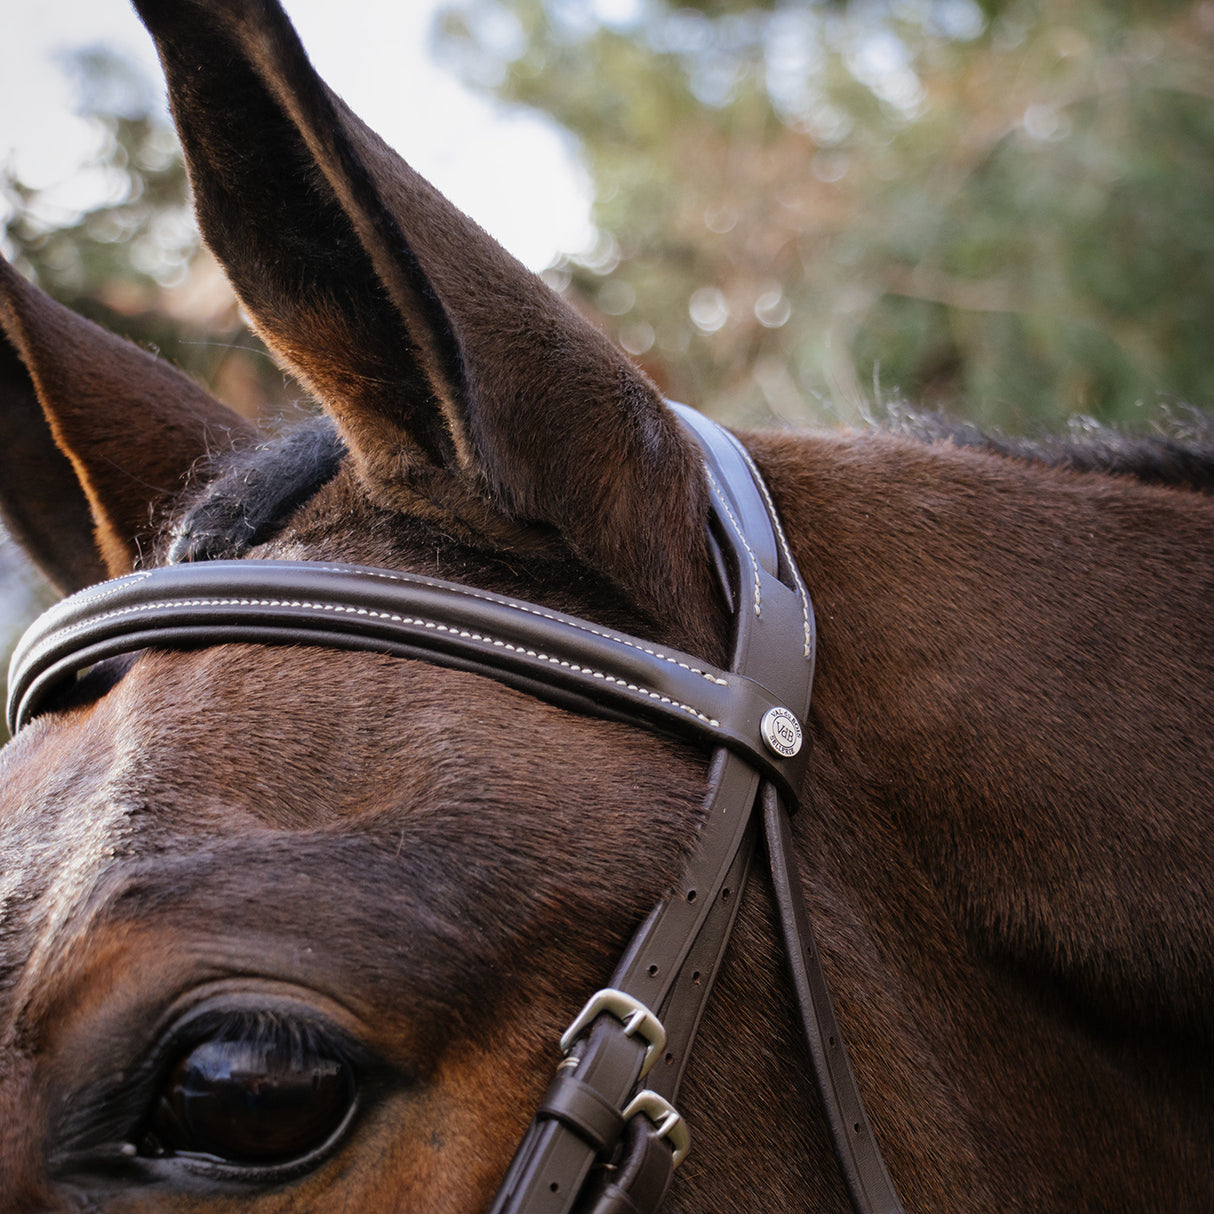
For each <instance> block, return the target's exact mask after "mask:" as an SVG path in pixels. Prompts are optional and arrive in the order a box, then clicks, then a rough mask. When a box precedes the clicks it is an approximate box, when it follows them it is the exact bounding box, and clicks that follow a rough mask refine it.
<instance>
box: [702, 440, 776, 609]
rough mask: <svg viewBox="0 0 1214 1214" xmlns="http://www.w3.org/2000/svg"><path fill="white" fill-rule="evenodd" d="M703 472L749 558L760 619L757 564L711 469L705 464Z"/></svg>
mask: <svg viewBox="0 0 1214 1214" xmlns="http://www.w3.org/2000/svg"><path fill="white" fill-rule="evenodd" d="M704 471H705V472H706V473H707V474H708V483H709V484H710V485H711V486H712V491H713V493H715V494H716V495H717V501H719V502H720V503H721V508H722V509H723V510H724V511H725V514H726V517H727V518H728V519H729V523H730V526H732V527H733V530H734V534H735V535H736V536H737V537H738V539H739V540H741V541H742V547H743V548H745V549H746V555H747V556H748V557H750V568H751V570H752V572H753V573H754V580H755V615H756V616H758V617H760V618H761V617H762V615H763V586H762V583H761V582H760V581H759V562H758V560H757V559H756V557H755V554H754V551H753V550H752V549H751V546H750V544H748V543H747V541H746V536H745V535H744V534H743V532H742V528H741V526H740V525H739V523H738V520H737V519H736V518H734V516H733V511H732V510H730V508H729V502H727V501H726V500H725V494H724V493H722V492H721V486H720V485H719V484H717V478H716V477H715V476H713V474H712V469H711V468H710V467H708V465H707V464H705V465H704Z"/></svg>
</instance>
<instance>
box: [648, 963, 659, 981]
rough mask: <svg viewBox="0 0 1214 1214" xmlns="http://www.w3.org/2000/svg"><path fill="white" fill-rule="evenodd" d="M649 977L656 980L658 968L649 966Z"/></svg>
mask: <svg viewBox="0 0 1214 1214" xmlns="http://www.w3.org/2000/svg"><path fill="white" fill-rule="evenodd" d="M649 976H650V977H651V978H656V977H657V976H658V967H657V966H656V965H651V966H650V967H649Z"/></svg>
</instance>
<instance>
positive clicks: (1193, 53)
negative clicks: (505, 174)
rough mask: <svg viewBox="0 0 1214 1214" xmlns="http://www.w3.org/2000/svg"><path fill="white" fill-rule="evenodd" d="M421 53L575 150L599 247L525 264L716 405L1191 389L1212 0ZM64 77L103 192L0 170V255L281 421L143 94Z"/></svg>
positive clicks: (687, 15) (1209, 295) (464, 6)
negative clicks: (79, 196)
mask: <svg viewBox="0 0 1214 1214" xmlns="http://www.w3.org/2000/svg"><path fill="white" fill-rule="evenodd" d="M436 47H437V49H438V52H439V53H440V54H441V55H442V56H444V57H445V58H446V59H447V60H448V62H449V63H451V64H452V65H453V66H454V68H455V69H456V70H457V71H458V72H459V73H461V74H462V75H463V76H464V77H465V78H466V79H468V80H470V81H472V82H474V83H475V84H477V85H478V86H480V87H482V88H483V89H485V90H487V91H489V92H491V93H493V94H496V95H497V96H498V97H499V98H502V99H504V100H505V101H506V102H508V103H512V104H518V105H523V106H531V107H536V108H538V109H539V110H542V111H545V112H547V113H548V114H550V115H552V116H553V117H554V118H555V119H556V120H557V121H558V122H559V123H560V124H562V125H563V126H564V128H565V129H566V130H567V131H568V132H569V133H570V137H571V139H572V140H573V141H574V144H575V146H576V148H577V150H578V152H579V154H580V155H581V157H582V158H583V160H584V163H585V164H586V166H587V168H588V170H589V173H590V175H591V178H592V181H593V185H594V191H595V203H594V220H595V223H596V225H597V228H598V232H599V239H598V243H597V246H596V247H595V249H594V250H593V251H591V252H589V253H586V252H582V253H571V254H570V255H569V256H568V257H566V258H564V259H562V260H561V261H560V262H559V263H558V264H556V265H554V266H552V267H551V268H550V269H549V270H548V271H547V272H546V277H547V279H548V280H549V282H550V283H552V285H554V286H555V287H557V288H558V289H559V290H562V291H564V292H565V293H566V294H567V295H568V296H569V297H570V298H571V299H572V300H573V301H574V302H575V303H576V304H577V305H578V306H579V307H581V308H583V309H584V310H585V311H586V312H587V313H588V314H590V315H591V316H592V317H593V319H594V320H595V322H596V323H598V324H600V325H601V326H602V327H603V328H605V329H606V330H607V331H608V332H609V333H610V334H611V335H612V336H613V337H614V338H615V339H616V340H618V341H619V342H620V344H621V345H622V346H623V347H624V348H625V349H626V350H628V351H629V353H630V354H632V355H633V357H635V358H636V359H637V360H638V361H639V362H640V363H641V364H642V365H643V366H644V367H645V368H646V370H648V371H649V373H650V374H651V375H653V376H654V378H655V379H656V380H657V381H658V383H659V384H660V385H661V386H662V387H663V388H664V389H665V390H666V391H667V392H668V393H669V394H670V395H671V396H673V397H675V398H677V399H682V400H686V401H688V402H690V403H694V404H696V405H697V406H699V407H701V408H703V409H705V410H706V411H708V412H709V413H711V414H713V415H714V416H716V417H718V418H720V419H722V420H726V421H732V422H736V423H740V424H755V423H769V422H772V421H775V422H777V423H786V424H796V425H801V424H826V425H834V424H851V425H854V424H866V423H868V422H870V421H871V420H873V419H877V420H880V419H881V418H882V417H884V416H886V415H887V414H888V412H889V411H890V410H891V409H894V410H896V409H897V408H898V407H900V405H901V403H902V402H904V401H909V402H911V403H912V404H919V405H925V406H927V407H929V408H933V409H942V410H945V411H947V412H949V413H952V414H954V415H956V416H958V417H960V418H963V419H968V420H972V421H976V422H978V423H979V424H981V425H983V426H985V427H987V428H992V429H997V430H1001V431H1003V432H1005V433H1013V434H1014V433H1023V432H1031V431H1033V430H1038V429H1042V428H1054V429H1057V428H1059V427H1061V426H1063V425H1064V424H1065V422H1066V420H1067V419H1069V418H1072V417H1073V416H1075V415H1077V414H1078V415H1084V416H1090V417H1094V418H1096V419H1098V420H1101V421H1105V422H1114V423H1118V424H1129V425H1152V424H1156V423H1157V422H1158V421H1159V419H1160V418H1161V417H1162V416H1163V415H1164V413H1165V412H1166V410H1167V408H1168V407H1169V405H1171V404H1174V403H1176V402H1190V403H1192V404H1194V405H1197V406H1203V407H1209V406H1210V404H1211V402H1212V401H1214V359H1211V357H1210V354H1211V351H1210V345H1211V341H1210V332H1211V328H1212V326H1211V323H1210V322H1211V305H1212V302H1214V155H1211V149H1212V148H1214V2H1212V0H1203V2H1201V3H1193V2H1192V0H1150V2H1148V0H1122V3H1120V4H1113V3H1111V2H1110V0H1053V2H1052V3H1048V4H1047V3H1045V2H1044V0H851V2H847V3H845V2H842V0H683V2H678V0H675V2H670V0H450V3H449V6H448V8H447V9H446V10H445V13H444V16H443V18H442V20H441V22H440V26H439V28H438V30H437V31H436ZM72 70H73V71H74V73H75V76H76V80H77V83H78V89H79V96H80V101H81V108H82V111H83V112H85V113H86V114H88V115H89V116H90V117H91V120H92V121H93V123H94V124H95V126H96V129H97V132H98V138H97V144H96V146H97V151H96V155H95V157H94V160H93V162H92V163H91V164H89V165H87V166H85V167H84V168H83V169H82V174H83V175H84V176H86V177H90V176H91V178H92V179H93V182H94V185H95V187H96V188H95V189H94V190H93V195H94V196H95V199H96V201H94V202H93V203H91V204H90V205H89V206H88V207H87V208H85V209H83V210H79V211H64V210H62V209H60V210H56V209H55V208H54V207H53V206H52V205H50V204H49V203H48V200H47V198H46V197H44V196H43V195H42V193H41V192H40V191H38V190H34V189H31V188H29V187H28V186H26V185H25V184H24V183H22V182H21V181H20V180H19V179H17V178H16V177H15V175H14V174H13V173H12V172H11V171H6V170H5V169H4V168H3V167H2V166H0V247H2V248H3V251H4V252H5V254H6V255H7V256H9V257H10V258H12V259H14V260H15V261H16V263H17V264H18V265H19V266H20V268H21V269H22V270H23V272H25V273H26V274H27V275H29V276H30V277H32V278H34V279H35V281H37V282H38V283H39V284H40V285H41V286H43V287H44V288H45V289H46V290H48V291H50V292H51V293H52V294H53V295H55V296H57V297H58V298H60V299H62V300H64V301H65V302H66V303H68V304H70V305H71V306H72V307H74V308H76V309H78V310H79V311H81V312H83V313H85V314H86V315H88V316H90V317H92V318H94V319H96V320H98V321H100V322H101V323H103V324H105V325H107V326H108V327H110V328H112V329H115V330H116V331H118V332H121V333H124V334H126V335H127V336H129V337H131V338H133V339H134V340H136V341H138V342H140V343H141V344H143V345H145V346H149V347H152V348H155V349H158V350H159V351H160V352H161V353H162V354H164V355H165V356H166V357H169V358H171V359H172V360H173V361H174V362H176V363H177V364H178V365H180V366H182V367H183V368H184V369H186V370H187V371H189V372H191V373H192V374H193V375H195V376H196V377H197V378H199V379H200V380H202V381H203V382H205V383H206V384H207V385H208V386H210V387H211V389H212V390H213V391H214V392H216V394H217V395H219V396H220V397H221V398H222V399H224V400H225V401H227V402H228V403H229V404H231V405H233V406H234V407H235V408H237V409H239V410H240V411H242V412H244V413H246V414H248V415H257V414H259V413H260V414H262V415H267V414H269V415H273V414H277V413H281V412H284V411H290V410H291V409H292V408H294V407H295V405H294V402H295V400H296V398H297V397H299V396H300V395H301V392H300V390H299V389H298V388H297V387H296V386H295V385H293V384H292V383H291V382H290V381H288V380H286V379H285V378H284V376H283V375H282V373H281V372H280V371H278V370H277V369H276V368H275V366H274V364H273V362H272V361H271V360H270V358H269V357H268V356H267V355H266V353H265V351H264V350H263V349H262V348H261V346H260V344H259V343H258V342H257V341H256V339H255V338H253V337H252V336H251V334H249V332H248V330H247V329H246V327H245V326H244V325H243V323H242V321H241V317H240V315H239V311H238V309H237V307H236V305H235V302H234V300H233V298H232V296H231V294H230V292H229V291H228V289H227V287H226V284H225V282H224V280H223V277H222V274H221V272H220V271H219V269H218V268H217V267H216V265H215V264H214V262H213V261H212V260H211V259H210V258H209V256H208V255H207V254H206V253H205V252H204V251H202V250H201V249H200V246H199V242H198V239H197V237H196V235H195V232H194V227H193V223H192V219H191V218H190V215H189V211H188V203H187V197H186V194H187V191H186V182H185V174H184V171H183V169H182V165H181V160H180V155H179V153H178V151H177V149H176V145H175V140H174V137H173V135H172V133H171V131H169V129H168V128H167V126H166V125H165V124H164V120H163V119H162V118H160V117H159V116H158V114H159V107H158V106H157V105H156V104H154V101H155V98H156V96H157V95H158V93H159V92H160V88H161V86H160V83H159V82H158V81H157V82H155V83H153V82H150V81H147V80H145V79H141V78H140V76H139V73H138V72H137V71H135V70H133V69H131V68H130V67H128V66H127V65H125V64H124V63H123V62H122V61H121V60H117V59H115V58H113V57H112V56H111V55H108V54H106V53H104V52H101V51H96V52H88V53H84V54H82V55H79V56H78V57H77V58H76V59H75V60H74V61H73V64H72ZM532 184H533V188H534V189H536V190H542V189H543V188H544V183H543V182H542V181H536V182H534V183H532ZM0 560H4V553H3V550H2V549H0ZM5 563H6V564H8V565H9V566H10V573H9V574H8V576H7V577H6V578H5V581H6V583H7V584H8V585H10V586H12V587H14V588H17V587H20V586H22V585H23V584H24V583H22V582H21V581H20V580H19V579H17V578H16V575H15V574H13V573H12V572H11V567H12V566H11V559H10V560H7V561H5ZM20 593H25V594H32V595H33V596H34V598H35V599H36V598H37V597H38V595H39V594H40V593H43V592H40V591H38V590H37V589H33V590H30V591H21V592H20Z"/></svg>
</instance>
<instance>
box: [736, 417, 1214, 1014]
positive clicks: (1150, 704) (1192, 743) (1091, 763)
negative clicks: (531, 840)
mask: <svg viewBox="0 0 1214 1214" xmlns="http://www.w3.org/2000/svg"><path fill="white" fill-rule="evenodd" d="M755 452H756V456H757V457H758V460H759V463H760V465H761V467H763V468H764V471H765V472H766V474H767V476H768V478H769V480H770V481H771V483H772V487H773V492H774V494H775V497H776V499H777V502H778V505H779V506H780V509H781V510H782V512H783V513H784V516H785V519H786V522H787V525H788V528H789V531H790V533H791V535H792V537H793V544H794V547H795V548H796V549H797V555H798V559H799V563H800V565H801V568H802V571H803V573H804V576H805V579H806V582H807V583H808V586H809V589H810V592H811V594H812V596H813V598H814V601H815V606H816V611H817V618H818V627H819V656H818V674H817V683H816V687H815V692H814V708H813V718H812V722H811V724H812V728H813V731H814V733H815V735H816V743H817V749H816V752H815V757H814V762H813V764H812V766H811V775H810V785H809V788H808V796H807V800H806V809H805V812H804V813H803V814H802V816H801V820H800V822H799V824H798V827H799V830H800V832H801V838H802V841H803V845H804V846H805V848H806V855H807V857H813V858H814V859H813V861H812V863H811V867H817V866H825V865H827V864H829V865H830V866H831V870H832V871H831V872H830V873H829V874H828V873H827V872H826V871H825V869H824V868H823V869H821V871H819V872H818V873H817V874H816V877H817V879H818V881H819V885H820V886H821V884H822V883H823V882H825V883H826V884H827V885H828V886H830V885H833V886H835V887H836V888H835V895H834V896H835V897H836V898H837V899H839V900H840V901H841V902H842V903H846V904H847V905H850V906H853V907H858V908H864V909H863V912H862V913H860V914H859V915H858V921H859V922H861V923H863V924H864V925H865V927H864V930H865V932H872V933H873V938H874V939H875V940H877V941H879V942H881V944H882V946H883V947H885V948H892V947H894V946H895V944H896V945H897V948H898V949H899V950H901V949H904V948H906V947H911V955H915V954H916V953H918V952H921V950H922V945H921V944H920V945H918V946H914V942H913V941H912V940H910V939H908V938H907V934H908V931H909V933H910V934H911V935H912V936H913V935H914V934H915V933H917V932H921V931H922V928H923V926H924V925H925V924H927V923H938V924H939V931H940V932H943V931H944V930H945V927H946V926H947V930H948V931H949V932H951V933H953V934H954V935H955V937H956V939H957V942H958V948H962V949H964V950H965V951H967V952H973V951H975V950H976V951H977V952H978V953H980V954H981V955H984V956H986V957H988V958H989V959H991V961H992V964H993V963H996V962H997V963H998V964H1000V965H1007V966H1010V967H1011V968H1012V969H1013V970H1021V971H1024V972H1025V973H1032V974H1033V975H1035V976H1036V977H1037V978H1041V977H1044V978H1046V979H1047V980H1048V981H1050V982H1059V983H1061V984H1063V985H1064V986H1066V987H1067V988H1068V989H1070V991H1071V993H1072V994H1073V995H1074V996H1075V997H1077V998H1080V999H1082V1000H1085V1001H1087V1000H1091V1001H1093V1003H1095V1002H1099V1003H1100V1004H1101V1005H1102V1007H1103V1008H1104V1012H1103V1014H1105V1015H1108V1016H1112V1017H1114V1018H1116V1017H1118V1016H1132V1017H1133V1018H1135V1019H1142V1018H1146V1019H1148V1020H1151V1019H1156V1018H1158V1019H1160V1020H1162V1021H1164V1022H1166V1023H1168V1024H1169V1025H1170V1026H1173V1027H1182V1028H1184V1029H1186V1030H1193V1031H1199V1032H1201V1033H1203V1034H1204V1033H1205V1032H1206V1030H1207V1029H1208V1027H1209V1021H1208V1015H1209V1013H1208V1008H1207V998H1206V995H1205V991H1206V990H1208V989H1209V979H1210V977H1212V976H1214V975H1211V974H1210V972H1209V968H1210V958H1211V956H1212V955H1214V949H1212V948H1211V940H1210V938H1209V932H1210V929H1209V926H1208V925H1209V923H1210V921H1211V914H1210V911H1211V909H1212V908H1214V887H1212V885H1211V881H1210V878H1209V876H1208V873H1209V872H1210V861H1211V859H1214V854H1212V853H1214V843H1212V841H1211V838H1210V832H1209V831H1208V829H1207V827H1206V821H1205V818H1206V815H1207V813H1208V804H1209V790H1210V779H1211V772H1212V771H1214V741H1212V740H1211V739H1210V737H1209V735H1208V730H1205V729H1204V728H1203V727H1202V726H1201V724H1200V723H1201V722H1208V721H1209V720H1210V718H1211V715H1212V713H1214V686H1212V684H1214V678H1212V677H1211V676H1212V672H1211V658H1210V655H1211V654H1212V653H1214V620H1212V619H1211V613H1210V611H1209V601H1210V594H1211V592H1212V591H1214V551H1212V548H1214V544H1212V537H1214V500H1211V499H1210V498H1208V497H1203V496H1201V495H1198V494H1193V493H1187V492H1181V491H1177V490H1167V489H1158V488H1152V487H1148V486H1146V485H1143V484H1140V483H1137V482H1134V481H1132V480H1129V479H1125V478H1116V479H1114V478H1108V477H1099V476H1094V475H1078V474H1072V473H1066V472H1061V471H1058V470H1055V469H1051V468H1048V467H1045V466H1043V465H1035V464H1030V463H1027V462H1023V461H1018V460H1008V459H1002V458H998V457H993V456H986V455H982V454H979V453H976V452H972V451H962V450H960V449H957V448H954V447H951V446H938V447H929V446H925V445H921V444H918V443H914V442H910V441H906V440H899V439H894V438H889V439H886V440H884V441H876V440H874V439H872V438H871V437H869V438H866V439H865V441H864V442H863V443H853V442H851V441H849V440H847V439H845V438H838V439H832V438H818V439H814V440H812V441H797V440H791V439H781V440H770V441H768V442H766V443H759V444H756V446H755ZM1203 734H1204V735H1205V736H1202V735H1203ZM1161 874H1167V875H1168V876H1167V879H1164V880H1161V879H1160V876H1161ZM895 879H896V880H897V881H898V882H899V883H900V885H901V888H899V889H897V890H895V889H892V888H891V887H890V885H891V882H892V881H893V880H895ZM1195 895H1196V896H1195ZM906 900H910V903H911V907H910V909H911V911H912V912H913V913H911V914H909V915H908V913H907V911H908V907H907V905H906V904H905V903H906ZM916 902H919V903H921V905H915V903H916ZM908 924H909V925H910V926H909V927H908V926H907V925H908ZM937 935H939V933H937ZM912 946H913V947H912ZM901 955H905V953H902V954H901Z"/></svg>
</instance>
